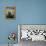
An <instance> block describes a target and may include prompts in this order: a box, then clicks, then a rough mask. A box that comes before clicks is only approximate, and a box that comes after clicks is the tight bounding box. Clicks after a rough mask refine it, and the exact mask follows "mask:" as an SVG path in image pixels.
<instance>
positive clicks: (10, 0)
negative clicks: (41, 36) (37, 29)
mask: <svg viewBox="0 0 46 46" xmlns="http://www.w3.org/2000/svg"><path fill="white" fill-rule="evenodd" d="M6 6H16V19H15V20H12V19H11V20H7V19H6V18H5V7H6ZM18 24H46V0H0V44H7V43H8V39H7V37H8V34H9V33H10V32H16V34H17V32H18V30H17V25H18ZM16 43H17V39H16Z"/></svg>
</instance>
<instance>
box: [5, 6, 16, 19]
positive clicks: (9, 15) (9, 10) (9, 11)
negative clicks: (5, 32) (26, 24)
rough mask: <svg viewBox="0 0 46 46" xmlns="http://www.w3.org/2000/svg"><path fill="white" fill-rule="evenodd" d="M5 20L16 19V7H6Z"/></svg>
mask: <svg viewBox="0 0 46 46" xmlns="http://www.w3.org/2000/svg"><path fill="white" fill-rule="evenodd" d="M5 18H6V19H14V18H16V7H15V6H7V7H5Z"/></svg>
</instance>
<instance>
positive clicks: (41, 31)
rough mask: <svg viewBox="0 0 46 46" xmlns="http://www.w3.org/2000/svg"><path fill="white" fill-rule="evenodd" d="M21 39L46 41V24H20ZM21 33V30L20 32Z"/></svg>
mask: <svg viewBox="0 0 46 46" xmlns="http://www.w3.org/2000/svg"><path fill="white" fill-rule="evenodd" d="M19 28H20V30H19V31H20V41H21V40H31V41H46V25H26V24H25V25H19ZM18 33H19V32H18Z"/></svg>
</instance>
